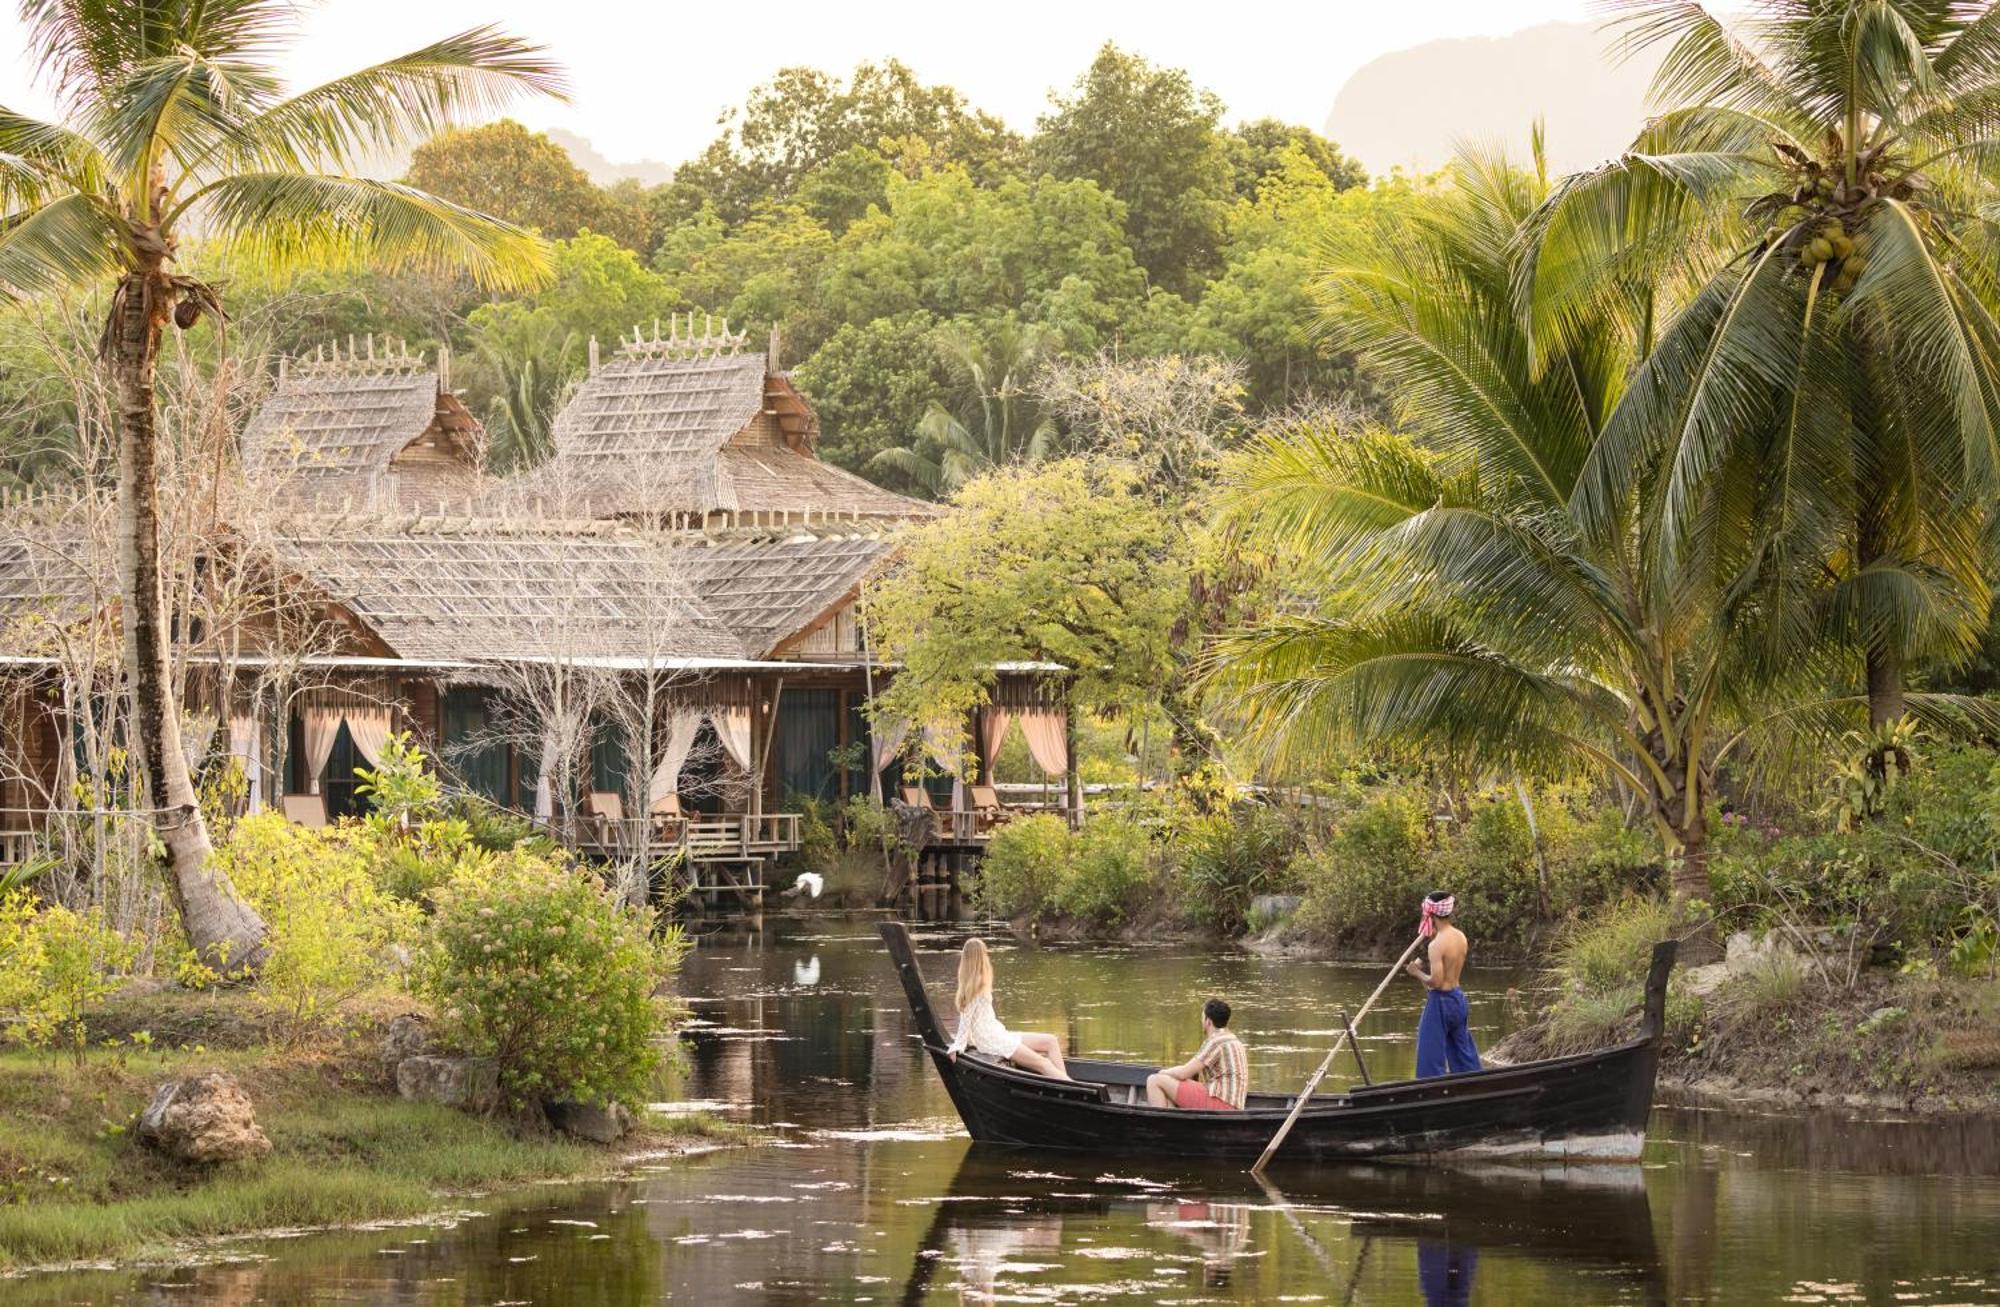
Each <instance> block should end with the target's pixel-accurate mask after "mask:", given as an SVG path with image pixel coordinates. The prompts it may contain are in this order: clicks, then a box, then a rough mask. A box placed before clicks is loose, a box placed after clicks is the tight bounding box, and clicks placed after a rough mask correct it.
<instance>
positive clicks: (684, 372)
mask: <svg viewBox="0 0 2000 1307" xmlns="http://www.w3.org/2000/svg"><path fill="white" fill-rule="evenodd" d="M712 326H713V324H712V323H710V324H707V325H706V326H705V327H704V330H703V331H702V332H701V333H700V334H699V335H697V334H696V333H695V330H694V323H693V316H692V315H689V319H688V323H687V327H686V329H685V331H684V330H683V329H682V325H681V320H680V319H679V318H675V319H673V320H672V326H671V328H670V330H669V331H668V333H667V334H666V335H665V336H662V335H661V334H660V326H659V323H658V322H655V323H654V324H653V336H652V338H651V339H648V338H646V337H645V336H644V335H643V334H641V333H640V332H639V330H638V328H636V327H635V328H633V339H631V340H629V341H626V342H624V343H623V344H622V345H621V347H620V351H619V354H618V356H617V357H616V358H614V359H612V360H611V361H610V362H608V363H605V364H603V365H602V366H597V365H596V363H595V359H596V356H597V348H596V342H594V341H593V342H592V345H591V356H592V359H593V365H592V367H591V369H590V375H589V376H588V377H587V378H586V379H585V381H584V383H583V385H582V386H581V387H580V388H579V389H578V390H577V393H576V396H575V398H573V399H572V400H571V401H570V402H569V404H568V405H566V406H565V407H564V409H563V411H562V413H561V414H559V415H558V416H557V418H556V422H555V446H556V456H557V457H558V458H561V459H567V460H570V461H572V462H573V463H576V464H578V465H579V467H585V466H589V465H594V464H600V463H610V464H613V465H623V464H630V463H632V462H634V461H642V460H653V459H659V458H674V457H682V456H686V455H691V454H704V455H705V454H712V453H714V452H715V450H716V449H718V448H720V447H721V445H722V443H723V442H724V441H726V440H728V439H729V438H730V437H731V436H733V435H735V434H736V433H737V432H739V431H741V430H742V429H743V428H744V427H746V426H748V425H749V424H750V422H751V421H752V420H754V419H755V418H756V416H757V414H758V413H759V412H760V411H762V409H763V407H764V378H765V375H766V370H767V365H768V361H767V359H766V358H765V356H764V355H763V354H761V353H743V352H741V350H742V345H743V339H744V338H743V334H742V333H741V332H738V333H735V334H731V333H730V331H729V324H728V323H727V322H725V323H723V324H722V330H721V331H720V332H719V333H718V332H715V331H713V330H712V329H710V328H712Z"/></svg>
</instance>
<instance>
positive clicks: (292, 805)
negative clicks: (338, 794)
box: [284, 794, 326, 830]
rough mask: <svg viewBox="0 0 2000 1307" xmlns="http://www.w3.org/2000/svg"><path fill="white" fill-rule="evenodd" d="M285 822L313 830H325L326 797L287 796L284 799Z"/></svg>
mask: <svg viewBox="0 0 2000 1307" xmlns="http://www.w3.org/2000/svg"><path fill="white" fill-rule="evenodd" d="M284 809H285V820H286V821H293V822H297V823H298V824H299V825H301V826H306V827H310V828H311V829H313V830H324V829H326V796H325V795H324V794H287V795H286V796H285V799H284Z"/></svg>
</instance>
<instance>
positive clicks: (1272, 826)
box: [1174, 803, 1301, 930]
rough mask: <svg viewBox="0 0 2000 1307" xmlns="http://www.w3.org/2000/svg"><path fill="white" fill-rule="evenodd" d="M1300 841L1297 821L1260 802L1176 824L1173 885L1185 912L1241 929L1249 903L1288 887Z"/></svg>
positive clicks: (1194, 918)
mask: <svg viewBox="0 0 2000 1307" xmlns="http://www.w3.org/2000/svg"><path fill="white" fill-rule="evenodd" d="M1300 838H1301V837H1300V832H1299V829H1298V823H1297V822H1295V821H1294V820H1292V819H1291V818H1290V817H1288V816H1287V815H1286V814H1285V813H1283V812H1281V811H1279V810H1278V809H1276V808H1272V807H1270V806H1268V805H1265V804H1261V803H1239V804H1237V805H1235V806H1234V807H1232V808H1231V809H1230V810H1229V811H1228V812H1227V813H1218V814H1214V815H1209V816H1202V817H1196V818H1192V819H1189V820H1187V821H1185V822H1182V823H1179V824H1178V825H1177V827H1176V828H1175V830H1174V857H1175V864H1176V865H1175V882H1176V885H1177V887H1178V888H1179V890H1180V895H1179V899H1180V904H1181V908H1182V910H1183V912H1184V913H1185V914H1186V915H1187V917H1188V918H1189V919H1190V920H1192V921H1195V922H1199V923H1200V924H1202V925H1206V926H1213V927H1215V928H1217V929H1220V930H1235V929H1237V928H1238V927H1240V926H1243V925H1245V923H1246V914H1247V913H1248V912H1249V911H1250V901H1251V900H1252V899H1254V898H1256V897H1257V896H1258V895H1260V894H1276V893H1282V892H1284V891H1286V890H1289V889H1290V888H1291V886H1292V879H1291V876H1292V869H1293V865H1294V864H1293V855H1294V854H1295V853H1296V852H1297V851H1298V849H1299V846H1300Z"/></svg>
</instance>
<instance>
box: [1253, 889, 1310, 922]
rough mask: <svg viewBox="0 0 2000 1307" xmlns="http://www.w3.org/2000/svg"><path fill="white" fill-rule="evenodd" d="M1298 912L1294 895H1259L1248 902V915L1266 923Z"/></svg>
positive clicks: (1296, 898)
mask: <svg viewBox="0 0 2000 1307" xmlns="http://www.w3.org/2000/svg"><path fill="white" fill-rule="evenodd" d="M1298 910H1299V896H1298V895H1296V894H1259V895H1258V896H1257V897H1256V898H1253V899H1251V900H1250V915H1251V916H1252V917H1255V918H1256V919H1257V920H1259V921H1263V922H1267V923H1268V922H1273V921H1278V920H1280V919H1282V918H1284V917H1289V916H1291V915H1292V914H1293V913H1294V912H1297V911H1298Z"/></svg>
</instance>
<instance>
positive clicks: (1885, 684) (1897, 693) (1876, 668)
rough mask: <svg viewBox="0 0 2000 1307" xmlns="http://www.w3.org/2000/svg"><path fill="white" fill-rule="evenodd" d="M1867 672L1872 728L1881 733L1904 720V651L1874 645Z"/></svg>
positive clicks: (1868, 657)
mask: <svg viewBox="0 0 2000 1307" xmlns="http://www.w3.org/2000/svg"><path fill="white" fill-rule="evenodd" d="M1850 665H1851V664H1850ZM1867 669H1868V725H1869V726H1870V727H1871V728H1873V729H1875V730H1880V729H1881V728H1882V727H1883V726H1886V725H1887V724H1889V723H1890V722H1894V721H1900V720H1902V717H1903V710H1904V705H1903V651H1902V650H1900V649H1898V648H1896V647H1895V646H1894V645H1883V646H1881V647H1879V648H1878V647H1876V646H1873V645H1871V646H1869V649H1868V653H1867Z"/></svg>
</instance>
